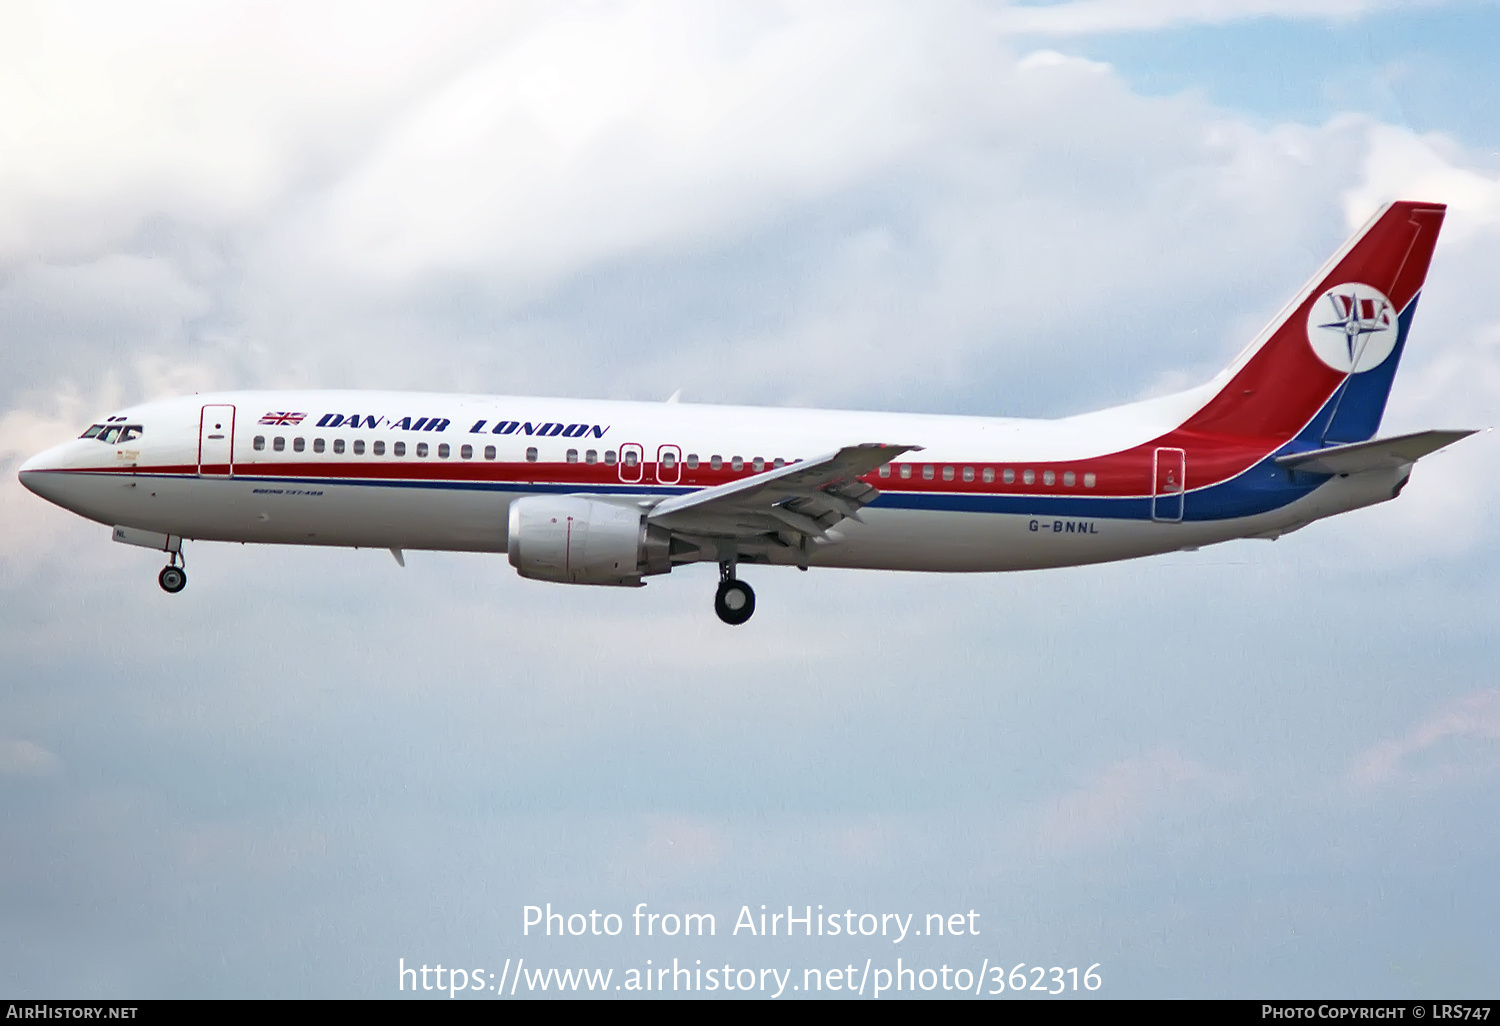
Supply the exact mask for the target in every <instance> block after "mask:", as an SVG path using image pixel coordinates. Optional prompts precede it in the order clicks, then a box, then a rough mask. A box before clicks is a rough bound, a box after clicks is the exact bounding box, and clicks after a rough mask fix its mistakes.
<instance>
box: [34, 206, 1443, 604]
mask: <svg viewBox="0 0 1500 1026" xmlns="http://www.w3.org/2000/svg"><path fill="white" fill-rule="evenodd" d="M1445 209H1446V208H1445V207H1444V206H1443V205H1442V204H1438V203H1421V202H1397V203H1392V204H1389V205H1387V206H1386V207H1384V208H1382V209H1381V210H1380V211H1379V212H1378V213H1377V214H1376V215H1375V216H1374V217H1373V218H1372V219H1371V220H1370V221H1369V222H1368V223H1367V224H1366V225H1365V226H1364V227H1363V228H1361V229H1360V230H1359V231H1358V232H1356V233H1355V234H1354V235H1353V236H1352V237H1351V238H1350V239H1349V240H1348V241H1347V242H1346V243H1345V244H1344V246H1343V247H1342V248H1341V249H1340V250H1339V251H1338V252H1337V253H1336V254H1335V255H1334V256H1333V257H1332V258H1331V259H1330V260H1329V261H1328V263H1327V264H1326V265H1325V266H1324V267H1323V268H1322V269H1321V270H1320V271H1318V272H1317V274H1315V275H1314V276H1313V277H1312V279H1311V280H1310V281H1308V282H1307V284H1306V285H1305V286H1304V287H1303V288H1302V290H1301V291H1300V292H1298V293H1297V294H1296V296H1295V297H1294V298H1293V299H1292V300H1291V302H1289V303H1288V304H1287V305H1286V306H1285V307H1284V308H1283V309H1282V311H1281V312H1280V313H1279V314H1277V315H1276V317H1275V318H1274V319H1272V321H1271V323H1270V324H1269V325H1268V326H1267V327H1266V328H1265V329H1264V330H1262V331H1261V333H1260V334H1259V335H1257V336H1256V337H1255V338H1254V339H1253V340H1252V341H1251V343H1250V344H1249V346H1247V347H1246V348H1245V350H1244V351H1243V352H1241V353H1240V355H1239V356H1238V357H1237V358H1236V359H1235V360H1234V361H1233V362H1232V363H1231V364H1230V365H1229V366H1228V367H1227V368H1226V369H1225V370H1224V371H1222V372H1221V373H1220V374H1219V375H1218V376H1217V377H1215V378H1214V379H1213V380H1212V381H1210V382H1208V383H1207V384H1204V385H1202V386H1199V387H1197V388H1193V389H1190V390H1188V391H1185V392H1181V393H1178V394H1175V395H1169V396H1164V397H1158V398H1152V399H1146V400H1143V401H1139V402H1133V403H1130V404H1127V405H1124V406H1118V407H1114V408H1111V409H1106V410H1103V411H1100V412H1095V413H1088V414H1083V415H1079V416H1071V417H1064V418H1060V419H1052V420H1021V419H1008V418H992V417H974V416H945V415H935V414H919V413H877V412H847V411H831V410H814V409H791V408H751V407H741V406H713V405H695V404H690V403H681V402H676V401H668V402H664V403H663V402H652V403H646V402H622V401H604V400H590V399H542V398H525V397H515V396H482V395H442V394H431V393H409V392H376V391H269V392H255V391H240V392H220V393H213V394H204V395H192V396H184V397H181V398H176V399H169V400H164V401H157V402H149V403H145V404H142V405H138V406H133V407H130V408H127V409H123V410H120V411H118V412H115V413H111V414H110V415H108V416H106V417H104V418H102V419H101V420H99V421H98V422H96V423H94V424H92V425H90V426H89V427H88V429H87V430H85V431H84V432H83V434H82V435H81V436H80V437H78V438H77V439H74V440H72V441H69V442H67V443H64V444H62V445H58V446H56V447H54V448H51V449H48V450H47V451H46V452H43V453H41V454H39V455H37V456H34V457H32V458H31V459H29V460H27V461H26V462H25V463H24V464H23V465H22V466H21V468H20V472H19V473H20V479H21V481H22V483H23V484H24V485H25V486H26V487H27V488H29V489H30V490H31V491H33V492H35V493H36V494H37V495H39V496H41V497H43V498H45V499H47V500H49V501H51V502H53V503H56V504H57V505H59V506H62V507H63V508H65V509H68V510H71V511H73V512H75V513H77V514H79V515H81V516H84V517H87V518H89V519H91V520H95V521H98V522H99V523H101V524H104V525H107V526H109V527H111V528H112V529H113V536H114V540H115V541H118V542H123V543H126V544H130V545H138V546H143V547H146V548H150V549H157V550H161V551H164V552H166V553H167V554H168V563H167V566H166V567H165V568H163V569H162V571H161V572H160V574H159V576H158V581H159V583H160V585H161V587H162V588H163V589H165V590H166V591H167V592H170V593H174V594H175V593H177V592H180V591H181V590H182V589H183V587H184V586H185V585H186V583H187V575H186V572H185V565H186V564H185V557H184V555H183V542H184V541H185V540H189V539H191V540H195V541H225V542H259V543H273V544H285V545H333V546H352V547H356V548H357V547H374V548H383V549H389V550H390V551H391V553H392V554H393V555H394V556H395V559H396V562H398V563H400V564H401V565H402V566H404V565H405V557H404V553H405V552H406V551H407V550H413V549H416V550H421V549H428V550H452V551H469V552H490V553H501V552H504V553H506V554H507V556H508V558H509V561H510V563H511V565H512V566H513V567H514V568H515V569H516V571H517V572H518V573H519V574H520V576H522V577H526V578H532V579H535V580H541V581H554V582H560V583H565V584H591V585H613V586H640V585H643V584H645V583H646V578H648V577H652V576H656V575H660V574H666V573H668V572H670V571H671V570H673V569H674V568H676V567H678V566H682V565H684V564H688V563H697V562H714V563H717V564H718V565H719V586H718V590H717V592H716V594H715V598H714V609H715V611H716V613H717V614H718V616H719V619H721V620H722V621H724V622H725V623H726V624H731V625H738V624H743V623H745V622H746V621H747V620H749V619H750V617H751V615H752V613H754V611H755V593H754V591H753V590H752V589H751V588H750V586H749V584H747V583H746V582H744V581H743V580H741V579H740V578H739V574H738V569H739V567H740V566H742V565H772V566H795V567H798V568H800V569H802V570H806V569H808V568H809V567H814V566H817V567H855V568H865V569H880V570H908V571H937V572H983V571H1004V570H1028V569H1041V568H1047V567H1061V566H1074V565H1080V564H1088V563H1099V562H1105V561H1110V560H1120V559H1131V558H1136V557H1140V556H1148V555H1153V554H1159V553H1165V552H1172V551H1177V550H1194V549H1197V548H1199V547H1200V546H1204V545H1210V544H1214V543H1217V542H1223V541H1228V540H1231V539H1238V538H1265V539H1275V538H1278V537H1280V536H1281V535H1284V534H1287V533H1289V532H1291V531H1295V530H1298V529H1300V528H1302V527H1305V526H1306V525H1308V524H1310V523H1312V522H1313V521H1315V520H1321V519H1323V518H1324V517H1329V516H1334V515H1336V514H1339V513H1344V512H1347V511H1350V510H1355V509H1359V508H1361V507H1364V506H1370V505H1373V504H1375V503H1379V502H1385V501H1386V500H1388V499H1392V498H1395V497H1396V496H1397V495H1399V494H1400V492H1401V490H1402V488H1403V487H1404V486H1405V485H1406V482H1407V480H1408V478H1409V477H1410V475H1411V471H1412V467H1413V464H1415V463H1416V461H1417V460H1418V459H1420V458H1421V457H1423V456H1425V455H1428V454H1429V453H1432V452H1435V451H1437V450H1438V449H1441V448H1443V447H1444V446H1447V445H1449V444H1451V443H1453V442H1455V441H1457V440H1459V439H1461V438H1463V437H1465V436H1467V435H1469V434H1472V433H1473V432H1472V431H1464V430H1456V431H1454V430H1432V431H1422V432H1418V433H1415V434H1406V435H1399V436H1395V437H1387V438H1376V437H1375V435H1376V431H1377V429H1378V427H1379V425H1380V420H1381V416H1382V414H1383V412H1384V409H1385V405H1386V399H1387V397H1388V395H1389V393H1390V389H1391V384H1392V381H1393V380H1394V378H1395V373H1396V367H1397V364H1398V363H1399V361H1400V359H1401V354H1402V351H1403V350H1404V348H1405V345H1406V339H1407V335H1408V333H1409V332H1410V330H1411V322H1412V316H1413V313H1414V312H1415V309H1416V303H1417V297H1418V294H1419V292H1420V290H1421V287H1422V284H1423V281H1424V280H1425V278H1426V275H1427V268H1428V264H1429V262H1430V261H1431V258H1432V254H1433V249H1434V247H1435V245H1436V243H1437V237H1438V232H1439V229H1440V228H1441V226H1442V222H1443V217H1444V214H1445ZM674 399H675V397H674Z"/></svg>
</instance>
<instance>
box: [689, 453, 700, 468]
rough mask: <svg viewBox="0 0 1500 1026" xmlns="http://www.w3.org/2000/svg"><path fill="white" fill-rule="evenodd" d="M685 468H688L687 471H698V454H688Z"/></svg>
mask: <svg viewBox="0 0 1500 1026" xmlns="http://www.w3.org/2000/svg"><path fill="white" fill-rule="evenodd" d="M687 466H688V469H689V470H697V469H698V454H697V453H695V452H690V453H688V457H687Z"/></svg>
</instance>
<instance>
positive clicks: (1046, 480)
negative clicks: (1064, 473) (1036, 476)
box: [1042, 470, 1057, 485]
mask: <svg viewBox="0 0 1500 1026" xmlns="http://www.w3.org/2000/svg"><path fill="white" fill-rule="evenodd" d="M1056 480H1057V475H1056V474H1054V473H1052V471H1050V470H1044V471H1042V484H1044V485H1049V484H1051V483H1052V482H1054V481H1056Z"/></svg>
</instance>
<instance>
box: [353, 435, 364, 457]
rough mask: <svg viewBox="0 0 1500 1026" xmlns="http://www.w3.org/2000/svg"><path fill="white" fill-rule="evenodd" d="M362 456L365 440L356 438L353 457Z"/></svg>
mask: <svg viewBox="0 0 1500 1026" xmlns="http://www.w3.org/2000/svg"><path fill="white" fill-rule="evenodd" d="M364 454H365V440H364V439H363V438H356V439H355V440H354V455H356V456H363V455H364Z"/></svg>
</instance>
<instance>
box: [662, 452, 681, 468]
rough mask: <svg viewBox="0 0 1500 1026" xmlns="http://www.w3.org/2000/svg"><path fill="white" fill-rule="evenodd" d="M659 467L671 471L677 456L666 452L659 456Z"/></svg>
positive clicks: (675, 463) (675, 464)
mask: <svg viewBox="0 0 1500 1026" xmlns="http://www.w3.org/2000/svg"><path fill="white" fill-rule="evenodd" d="M661 465H662V469H663V470H671V469H672V468H673V467H675V466H677V454H676V453H675V452H672V451H670V450H668V451H667V452H664V453H662V454H661Z"/></svg>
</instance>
